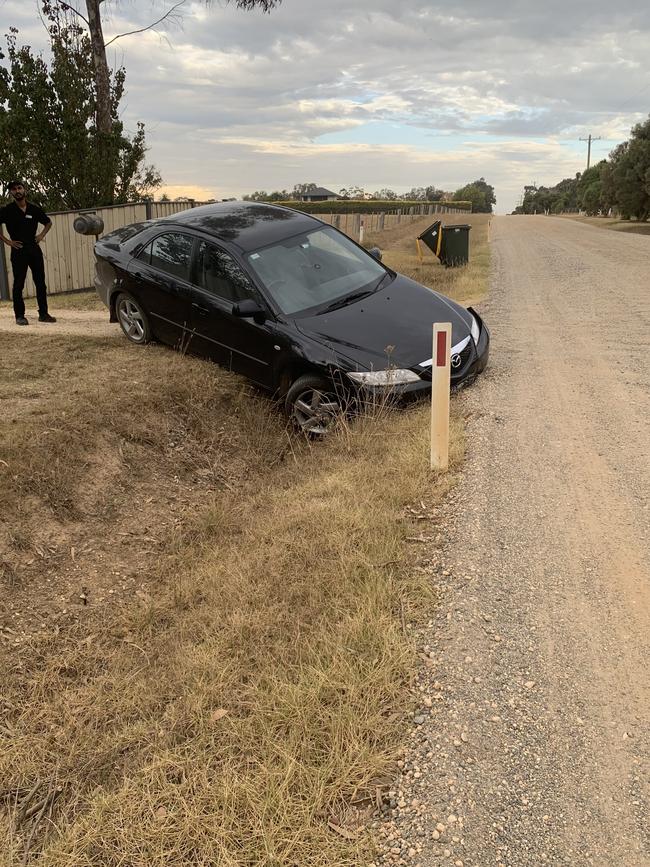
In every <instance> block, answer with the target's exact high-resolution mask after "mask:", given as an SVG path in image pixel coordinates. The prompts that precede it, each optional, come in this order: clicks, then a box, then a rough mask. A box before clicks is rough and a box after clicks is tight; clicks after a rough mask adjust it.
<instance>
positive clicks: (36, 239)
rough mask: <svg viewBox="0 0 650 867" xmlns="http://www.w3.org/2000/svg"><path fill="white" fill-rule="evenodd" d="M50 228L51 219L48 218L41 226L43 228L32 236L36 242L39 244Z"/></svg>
mask: <svg viewBox="0 0 650 867" xmlns="http://www.w3.org/2000/svg"><path fill="white" fill-rule="evenodd" d="M51 228H52V220H50V219H49V218H48V221H47V223H46V224H45V225H44V226H43V230H42V231H41V232H39V233H38V235H37V236H36V237H35V238H34V240H35V241H36V243H37V244H40V243H41V241H42V240H43V238H44V237H45V236H46V235H47V233H48V232H49V231H50V229H51Z"/></svg>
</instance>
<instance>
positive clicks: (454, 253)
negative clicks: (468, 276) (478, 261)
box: [439, 224, 472, 268]
mask: <svg viewBox="0 0 650 867" xmlns="http://www.w3.org/2000/svg"><path fill="white" fill-rule="evenodd" d="M471 228H472V227H471V226H468V225H466V224H459V225H451V226H443V227H442V239H441V243H440V253H439V259H440V261H441V263H442V264H443V265H445V266H446V267H447V268H456V267H458V266H459V265H467V263H468V262H469V230H470V229H471Z"/></svg>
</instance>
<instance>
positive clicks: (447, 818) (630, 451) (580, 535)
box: [376, 217, 650, 867]
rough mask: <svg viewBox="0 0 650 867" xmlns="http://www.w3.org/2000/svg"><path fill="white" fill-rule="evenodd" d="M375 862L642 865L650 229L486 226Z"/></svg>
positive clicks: (649, 681)
mask: <svg viewBox="0 0 650 867" xmlns="http://www.w3.org/2000/svg"><path fill="white" fill-rule="evenodd" d="M492 229H493V231H492V241H493V270H492V292H491V297H490V300H489V302H488V303H487V304H485V305H484V307H483V312H484V314H485V316H486V319H487V321H488V322H489V324H490V326H491V329H492V358H491V365H490V367H489V369H488V371H486V373H485V374H484V376H483V378H482V379H481V380H480V381H479V382H477V383H476V385H475V386H474V387H473V388H471V389H468V390H467V391H465V392H464V393H463V394H462V395H460V396H459V398H458V401H459V406H460V409H461V411H462V412H463V413H464V414H465V415H466V416H467V418H468V440H469V455H468V461H467V463H466V465H465V467H464V469H463V475H462V478H461V481H460V484H459V485H458V486H457V487H456V488H455V490H454V492H453V494H452V495H451V497H450V498H449V499H448V500H447V501H446V502H445V504H444V506H443V507H442V508H441V510H440V513H439V514H438V515H433V516H432V518H434V519H435V520H436V521H440V522H441V524H442V527H443V528H444V530H443V532H442V536H443V537H444V541H442V542H439V544H438V545H437V546H436V544H431V546H430V548H429V550H428V551H427V552H426V556H425V557H424V558H423V562H424V563H425V565H426V566H427V568H429V569H430V570H431V571H432V572H433V573H434V574H435V580H436V584H437V586H439V589H440V605H439V608H438V610H437V612H436V614H435V616H434V619H433V620H432V621H431V624H430V627H429V628H428V629H426V630H424V631H423V632H422V633H420V634H419V635H418V642H419V644H420V651H421V658H422V666H421V671H420V674H419V679H418V683H417V685H416V691H417V693H418V695H419V709H418V710H416V712H415V716H414V724H413V730H412V734H411V741H410V746H409V748H408V750H407V751H406V753H405V755H404V761H403V763H401V764H403V768H402V771H401V774H400V777H399V778H398V779H397V780H396V782H395V788H394V791H393V792H392V793H391V794H392V800H391V809H386V810H385V811H384V815H383V817H382V818H381V819H380V820H379V821H378V822H377V823H376V826H377V830H378V833H379V835H380V839H381V840H382V841H383V847H384V848H383V855H382V857H381V858H380V859H379V861H378V863H382V864H391V863H397V864H419V865H421V867H434V865H447V864H453V865H457V867H459V865H461V864H462V865H481V867H488V865H504V867H528V865H530V867H532V865H535V867H539V865H545V864H549V865H564V864H572V865H580V867H582V865H599V867H619V865H620V867H641V865H644V867H648V865H650V818H649V815H650V814H649V812H648V806H649V803H650V675H649V671H650V654H649V650H650V565H649V562H650V556H649V555H650V534H649V533H648V525H649V523H650V430H649V420H650V362H649V358H648V350H649V349H650V338H649V335H650V238H649V237H646V236H640V235H622V234H618V233H615V232H608V231H603V230H600V229H597V228H593V227H591V226H587V225H584V224H580V223H577V222H572V221H569V220H562V219H559V218H545V217H502V218H497V219H495V220H494V221H493V224H492Z"/></svg>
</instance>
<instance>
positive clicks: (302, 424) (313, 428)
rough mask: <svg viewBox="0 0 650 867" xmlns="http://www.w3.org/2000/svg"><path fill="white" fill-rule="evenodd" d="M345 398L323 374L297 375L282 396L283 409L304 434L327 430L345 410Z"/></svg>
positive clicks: (325, 432)
mask: <svg viewBox="0 0 650 867" xmlns="http://www.w3.org/2000/svg"><path fill="white" fill-rule="evenodd" d="M344 404H345V401H344V398H343V396H342V395H341V394H337V391H336V387H335V386H334V383H332V382H330V381H328V380H327V379H325V378H324V377H322V376H316V375H312V374H306V375H305V376H301V377H299V378H298V379H297V380H296V381H295V382H294V383H293V385H292V386H291V388H290V389H289V391H288V392H287V395H286V397H285V402H284V405H285V410H286V413H287V415H288V416H289V418H290V419H291V421H292V422H293V424H294V425H295V426H296V428H297V429H298V430H300V431H302V432H303V433H304V434H305V435H306V436H311V437H321V436H325V434H327V433H329V432H330V431H331V430H332V428H333V427H334V426H335V425H336V423H337V421H338V420H339V419H340V418H341V415H342V413H343V412H344V408H345V406H344Z"/></svg>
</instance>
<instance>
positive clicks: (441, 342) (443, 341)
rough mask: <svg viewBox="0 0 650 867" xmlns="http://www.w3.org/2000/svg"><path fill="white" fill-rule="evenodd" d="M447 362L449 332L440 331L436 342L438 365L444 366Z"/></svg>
mask: <svg viewBox="0 0 650 867" xmlns="http://www.w3.org/2000/svg"><path fill="white" fill-rule="evenodd" d="M446 364H447V332H446V331H439V332H438V341H437V344H436V367H444V366H445V365H446Z"/></svg>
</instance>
